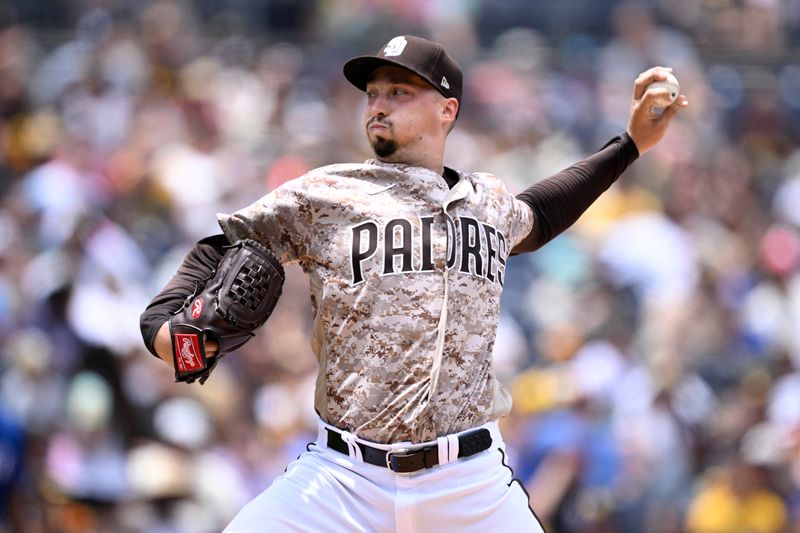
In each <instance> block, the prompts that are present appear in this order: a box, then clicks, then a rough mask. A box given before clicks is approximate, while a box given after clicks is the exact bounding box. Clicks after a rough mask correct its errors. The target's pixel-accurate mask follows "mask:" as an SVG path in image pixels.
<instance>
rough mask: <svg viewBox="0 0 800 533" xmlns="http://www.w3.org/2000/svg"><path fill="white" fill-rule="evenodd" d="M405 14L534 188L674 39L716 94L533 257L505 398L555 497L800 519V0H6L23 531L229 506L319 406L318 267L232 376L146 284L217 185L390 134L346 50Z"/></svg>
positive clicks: (15, 405) (471, 120)
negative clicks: (161, 319) (171, 335)
mask: <svg viewBox="0 0 800 533" xmlns="http://www.w3.org/2000/svg"><path fill="white" fill-rule="evenodd" d="M400 33H414V34H419V35H423V36H427V37H429V38H433V39H435V40H438V41H440V42H442V43H444V44H445V45H446V47H447V48H448V49H449V51H450V52H451V54H452V55H453V56H454V57H455V58H456V59H457V60H458V61H459V62H460V63H461V65H462V66H463V68H464V70H465V78H466V83H465V98H464V102H463V113H462V114H461V117H460V119H459V122H458V125H457V127H456V129H455V130H454V131H453V133H452V134H451V137H450V140H449V144H448V151H447V158H446V161H447V163H448V164H450V165H451V166H455V167H457V168H459V169H463V170H474V171H489V172H493V173H495V174H497V175H499V176H501V177H502V178H503V179H504V180H505V181H506V182H507V183H508V185H509V187H510V188H511V189H512V191H515V192H518V191H521V190H522V189H523V188H524V187H527V186H528V185H530V184H532V183H534V182H536V181H538V180H540V179H543V178H545V177H547V176H548V175H550V174H552V173H554V172H556V171H558V170H560V169H561V168H563V167H566V166H568V165H570V164H571V163H573V162H575V161H577V160H579V159H581V158H583V157H584V156H586V155H588V154H590V153H592V152H594V151H596V150H597V149H599V148H600V147H601V146H602V145H603V144H604V143H605V142H606V141H607V140H608V139H610V138H611V137H613V136H614V135H617V134H618V133H620V132H622V131H623V130H624V128H625V125H626V121H627V116H628V109H629V105H630V96H631V91H632V85H633V80H634V79H635V77H636V76H637V74H638V73H639V72H641V71H643V70H645V69H646V68H648V67H650V66H653V65H666V66H671V67H673V68H674V69H675V73H676V74H677V76H678V78H679V79H680V81H681V86H682V89H683V92H684V93H685V94H687V96H688V99H689V101H690V108H689V109H688V110H686V111H684V112H682V113H681V114H680V116H679V118H677V119H676V120H675V121H674V122H673V125H672V127H671V129H670V131H669V132H668V134H667V136H666V138H665V139H664V140H663V142H662V143H661V144H660V145H659V146H658V147H657V148H655V149H654V150H653V151H652V152H650V153H648V154H647V155H646V157H644V158H642V159H641V160H639V161H638V162H637V163H636V164H635V165H634V166H633V167H631V168H630V169H629V170H628V171H627V172H626V173H625V175H624V177H623V179H621V180H620V181H619V182H618V184H617V185H615V186H614V187H613V189H612V190H611V191H609V192H608V193H607V194H606V195H605V196H604V197H603V198H602V199H601V201H599V202H598V203H597V204H596V205H595V206H594V207H593V208H592V209H591V210H590V212H588V213H587V214H586V215H585V216H584V217H583V218H582V219H581V221H580V222H579V223H578V224H577V225H576V226H575V227H574V228H572V229H571V230H570V231H568V232H567V233H565V234H564V235H562V236H560V237H558V238H557V239H556V240H555V241H553V242H552V243H550V244H548V245H547V246H546V247H544V248H543V249H541V250H540V251H538V252H537V253H535V254H529V255H526V256H518V257H515V258H513V259H511V260H510V266H509V268H508V271H507V283H506V291H505V295H504V300H503V311H502V318H501V325H500V329H499V334H498V340H497V345H496V349H495V357H496V365H497V372H498V374H499V376H500V377H501V378H502V380H503V382H504V383H505V384H506V385H507V387H509V389H510V390H511V391H512V393H513V396H514V402H515V403H514V411H513V413H512V415H511V416H509V417H507V418H506V419H504V420H503V421H502V425H503V428H504V431H505V435H506V439H507V441H508V446H509V457H510V462H511V464H512V465H513V466H514V468H515V472H516V474H517V476H519V477H520V478H521V479H522V480H524V482H525V484H526V486H527V488H528V490H529V492H530V494H531V500H532V506H533V508H534V509H535V510H536V512H537V513H538V515H539V516H540V517H541V519H542V520H543V521H544V522H545V524H547V527H548V531H551V532H553V533H556V532H589V531H591V532H678V531H688V532H698V533H728V532H730V533H734V532H744V531H747V532H764V533H766V532H786V531H800V233H799V231H800V149H798V147H800V0H650V1H647V2H619V1H616V0H582V1H567V2H535V1H532V0H463V1H459V0H194V1H188V0H187V1H175V0H152V1H151V0H144V1H134V0H37V1H35V2H30V1H27V0H5V1H4V2H2V3H0V267H1V270H0V355H1V358H0V531H9V532H17V531H24V532H33V533H36V532H50V531H58V532H123V533H125V532H153V533H167V532H169V533H184V532H185V533H194V532H201V533H203V532H214V531H219V530H220V529H221V528H222V526H223V525H224V524H226V523H227V521H228V520H229V519H230V518H231V517H232V516H233V514H235V512H236V511H237V510H238V509H239V508H240V507H241V506H242V505H243V504H244V503H245V502H247V501H248V500H249V499H251V498H252V497H253V496H255V495H256V494H258V493H259V492H260V491H261V490H263V488H265V487H266V486H267V485H268V484H269V483H270V481H271V480H272V479H273V478H274V477H275V476H276V475H279V474H280V473H281V472H282V471H283V469H284V468H285V466H286V464H287V463H288V462H289V461H290V460H292V459H293V458H294V457H296V456H297V455H298V454H299V453H301V451H302V450H304V448H305V445H306V443H308V442H309V441H311V440H313V438H314V435H315V420H316V419H315V414H314V412H313V406H312V398H313V394H312V390H313V384H314V377H315V372H316V362H315V360H314V357H313V355H312V353H311V351H310V347H309V325H310V307H309V297H308V286H307V281H306V280H305V278H304V276H303V275H302V273H301V272H300V270H299V269H298V268H296V267H292V268H289V269H288V280H287V286H286V288H285V292H284V295H283V298H282V299H281V301H280V302H279V304H278V307H277V310H276V313H275V315H273V317H272V318H271V320H270V321H269V323H268V324H267V325H266V326H265V328H264V329H263V330H261V331H260V332H259V334H258V335H257V337H256V338H255V340H254V341H253V342H251V343H250V344H248V345H246V346H245V347H244V348H243V349H241V350H240V351H239V352H238V353H236V354H235V355H231V356H229V357H227V358H225V359H224V360H223V362H222V363H221V364H220V367H219V368H218V369H217V370H216V371H215V374H214V376H213V377H212V379H211V380H210V381H209V382H208V383H206V384H205V385H204V386H202V387H201V386H198V385H192V386H186V385H182V384H176V383H174V382H173V376H172V372H171V371H170V369H169V368H168V367H167V366H166V365H164V364H163V363H161V362H160V361H158V360H156V359H155V358H153V357H152V356H151V355H150V354H149V353H148V352H147V351H146V349H145V348H144V346H143V344H142V342H141V339H140V335H139V331H138V316H139V313H140V312H141V311H142V310H143V309H144V307H145V306H146V305H147V303H148V302H149V300H150V299H151V298H152V297H153V296H154V295H155V294H156V293H157V292H158V290H159V289H160V288H161V287H162V286H163V285H164V283H165V282H166V281H167V280H168V279H169V277H170V276H171V275H172V273H173V272H174V270H175V268H176V267H177V265H178V264H179V262H180V261H181V259H182V257H183V255H184V254H185V253H186V252H187V251H188V249H189V247H190V246H191V245H192V244H193V243H194V242H195V241H196V240H197V239H199V238H202V237H204V236H206V235H209V234H212V233H217V232H218V231H219V230H218V228H217V227H216V223H215V216H214V215H215V213H216V212H217V211H228V212H230V211H232V210H235V209H238V208H240V207H243V206H244V205H247V204H249V203H251V202H252V201H254V200H255V199H256V198H258V197H260V196H261V195H262V194H264V193H266V192H268V191H270V190H271V189H273V188H274V187H276V186H278V185H279V184H280V183H282V182H284V181H286V180H288V179H291V178H293V177H296V176H299V175H300V174H302V173H303V172H305V171H306V170H308V169H310V168H313V167H316V166H320V165H324V164H328V163H335V162H350V161H361V160H364V159H366V158H368V157H369V156H370V153H369V151H368V147H367V144H366V142H365V140H364V135H363V132H362V128H361V126H360V113H361V106H362V100H363V98H362V95H361V94H359V93H358V91H357V90H354V89H353V88H352V87H351V86H349V85H348V84H347V83H346V82H345V81H344V80H343V78H342V76H341V65H342V63H343V61H344V60H346V59H347V58H349V57H351V56H353V55H357V54H361V53H369V52H372V51H375V50H377V49H378V48H379V47H380V46H381V45H382V44H383V43H385V42H386V41H387V40H388V39H389V38H391V37H392V36H394V35H396V34H400ZM310 512H312V511H310Z"/></svg>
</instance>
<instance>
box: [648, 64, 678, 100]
mask: <svg viewBox="0 0 800 533" xmlns="http://www.w3.org/2000/svg"><path fill="white" fill-rule="evenodd" d="M650 89H666V90H667V91H669V94H668V95H667V96H665V97H664V98H659V99H658V100H656V102H655V105H657V106H659V107H668V106H670V105H672V103H673V102H674V101H675V99H676V98H678V95H679V94H680V93H681V86H680V85H679V84H678V78H676V77H675V76H673V75H672V73H670V72H667V79H665V80H661V81H654V82H653V83H651V84H650V85H648V86H647V89H646V90H647V91H649V90H650Z"/></svg>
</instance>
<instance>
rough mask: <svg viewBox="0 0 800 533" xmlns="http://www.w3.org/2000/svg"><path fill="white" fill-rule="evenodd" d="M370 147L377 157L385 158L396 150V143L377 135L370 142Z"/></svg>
mask: <svg viewBox="0 0 800 533" xmlns="http://www.w3.org/2000/svg"><path fill="white" fill-rule="evenodd" d="M372 149H373V150H374V151H375V155H377V156H378V157H380V158H386V157H389V156H390V155H392V154H394V153H395V152H396V151H397V143H396V142H394V141H392V140H389V139H381V138H380V137H378V138H377V139H375V140H374V141H373V142H372Z"/></svg>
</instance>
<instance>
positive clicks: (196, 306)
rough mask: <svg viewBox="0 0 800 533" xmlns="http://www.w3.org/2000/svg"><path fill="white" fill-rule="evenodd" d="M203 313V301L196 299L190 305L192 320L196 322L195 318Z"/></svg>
mask: <svg viewBox="0 0 800 533" xmlns="http://www.w3.org/2000/svg"><path fill="white" fill-rule="evenodd" d="M202 313H203V299H202V298H198V299H196V300H195V301H194V303H193V304H192V318H194V319H195V320H197V318H198V317H199V316H200V315H201V314H202Z"/></svg>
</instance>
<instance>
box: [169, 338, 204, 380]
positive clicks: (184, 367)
mask: <svg viewBox="0 0 800 533" xmlns="http://www.w3.org/2000/svg"><path fill="white" fill-rule="evenodd" d="M175 363H176V364H177V365H178V370H180V371H181V372H187V371H191V370H200V369H202V368H203V362H202V360H201V359H200V341H199V339H198V338H197V335H183V334H180V333H177V334H175Z"/></svg>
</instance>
